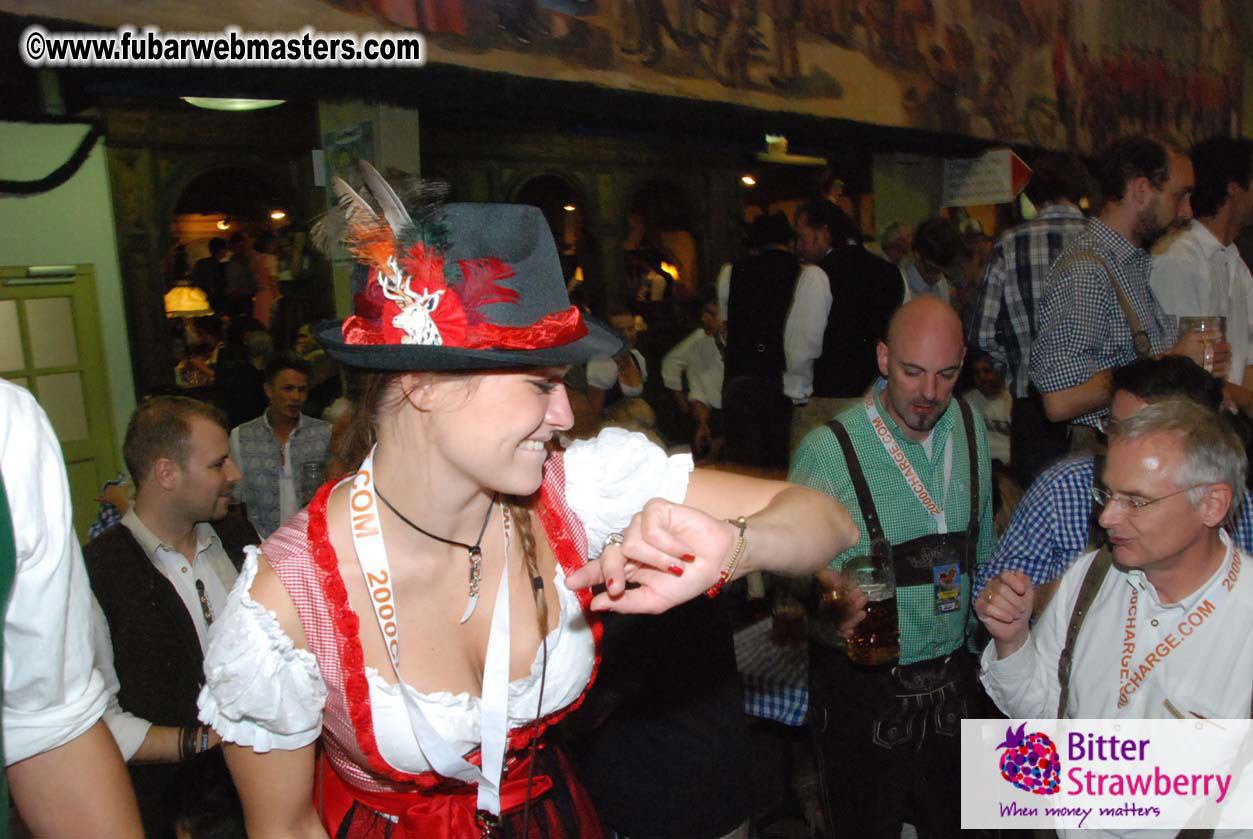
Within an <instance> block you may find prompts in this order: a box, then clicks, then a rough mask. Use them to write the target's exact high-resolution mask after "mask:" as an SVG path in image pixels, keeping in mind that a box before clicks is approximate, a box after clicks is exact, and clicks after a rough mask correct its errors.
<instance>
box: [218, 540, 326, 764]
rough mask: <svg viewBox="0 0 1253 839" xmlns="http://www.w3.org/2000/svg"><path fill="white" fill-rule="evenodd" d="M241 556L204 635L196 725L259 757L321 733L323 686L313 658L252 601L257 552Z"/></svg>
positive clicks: (306, 742) (306, 741)
mask: <svg viewBox="0 0 1253 839" xmlns="http://www.w3.org/2000/svg"><path fill="white" fill-rule="evenodd" d="M246 552H247V557H246V558H245V560H244V566H243V568H242V569H241V570H240V572H239V579H237V580H236V581H235V587H234V589H232V591H231V594H230V597H229V598H228V599H227V601H226V608H225V609H223V610H222V614H221V615H220V616H219V617H218V619H217V620H216V621H214V623H213V626H212V628H211V629H210V635H209V649H208V652H207V653H206V654H205V660H204V670H205V686H204V687H203V688H201V689H200V698H199V700H198V705H199V708H200V721H201V722H203V723H205V724H206V725H210V726H213V729H214V730H215V731H217V733H218V734H220V735H221V736H222V739H223V740H227V741H229V742H232V743H238V744H240V745H243V746H252V747H253V749H255V750H256V751H258V752H268V751H269V750H270V749H298V748H300V747H301V746H307V745H309V744H310V743H312V742H313V741H314V740H316V739H318V735H319V734H321V732H322V706H323V705H324V704H325V703H326V683H325V682H323V681H322V673H321V671H320V670H319V669H318V661H317V659H316V658H315V657H314V655H313V653H311V652H309V651H308V650H298V649H296V647H295V645H294V644H293V643H292V640H291V639H290V638H288V637H287V634H286V633H285V632H283V630H282V628H281V627H280V626H279V624H278V617H277V616H276V615H275V614H274V613H273V612H272V611H270V610H269V609H266V608H265V607H264V606H262V605H261V604H260V603H257V602H256V601H255V600H253V599H252V596H251V594H250V592H251V590H252V582H253V580H254V579H256V576H257V557H258V556H260V551H259V550H258V549H257V548H256V547H248V548H246Z"/></svg>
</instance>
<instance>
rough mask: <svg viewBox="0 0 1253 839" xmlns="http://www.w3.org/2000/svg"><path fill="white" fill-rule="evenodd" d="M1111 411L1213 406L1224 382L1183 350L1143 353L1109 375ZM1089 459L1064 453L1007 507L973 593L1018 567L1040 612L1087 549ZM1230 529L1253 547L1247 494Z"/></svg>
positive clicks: (1092, 479) (1092, 473)
mask: <svg viewBox="0 0 1253 839" xmlns="http://www.w3.org/2000/svg"><path fill="white" fill-rule="evenodd" d="M1113 389H1114V398H1113V399H1112V400H1111V401H1110V419H1112V420H1114V421H1118V420H1124V419H1126V418H1127V417H1129V416H1131V415H1133V414H1134V413H1136V412H1137V411H1139V410H1140V409H1141V408H1142V407H1144V406H1145V405H1147V404H1149V403H1152V402H1158V401H1160V400H1163V399H1190V400H1192V401H1193V402H1196V403H1198V404H1200V405H1205V406H1206V407H1208V408H1211V409H1213V410H1215V411H1217V410H1218V408H1219V406H1220V404H1221V403H1222V398H1223V386H1222V382H1221V380H1219V379H1216V378H1214V377H1213V376H1211V375H1210V374H1209V373H1206V372H1205V370H1204V369H1203V368H1201V367H1198V366H1197V365H1196V364H1194V363H1193V362H1191V361H1190V360H1188V359H1186V358H1180V357H1178V356H1168V357H1166V358H1162V359H1145V360H1143V361H1137V362H1134V363H1132V364H1129V365H1127V366H1126V367H1120V368H1119V369H1117V370H1115V371H1114V375H1113ZM1097 469H1098V466H1097V464H1096V463H1095V459H1094V458H1092V457H1080V458H1075V459H1073V460H1065V461H1062V462H1061V463H1058V464H1056V465H1054V466H1052V467H1050V468H1049V469H1047V470H1045V471H1044V473H1043V474H1041V475H1040V478H1039V480H1037V481H1036V482H1035V483H1034V484H1032V485H1031V489H1030V490H1029V491H1028V492H1027V494H1026V495H1025V496H1024V497H1023V499H1022V501H1021V502H1020V503H1019V505H1018V509H1017V510H1015V511H1014V517H1013V519H1012V520H1011V521H1010V523H1009V527H1008V528H1007V529H1006V530H1005V533H1004V534H1003V535H1002V536H1001V539H1000V541H999V542H997V544H996V548H995V549H994V550H993V551H992V558H991V559H989V560H988V561H987V562H986V563H984V564H983V565H980V566H979V567H978V569H977V571H976V572H975V584H974V591H975V597H978V595H979V592H981V591H982V590H983V587H984V586H986V585H987V584H988V581H989V580H992V579H995V578H996V577H997V576H998V575H999V574H1000V573H1001V572H1002V571H1021V572H1022V573H1024V574H1026V575H1027V576H1028V577H1030V578H1031V583H1032V585H1034V586H1035V590H1036V596H1035V610H1036V612H1037V613H1038V612H1042V611H1043V610H1044V607H1045V605H1047V603H1048V600H1049V598H1050V597H1051V596H1052V594H1053V591H1054V589H1055V588H1056V582H1057V580H1059V579H1060V578H1061V576H1062V573H1063V572H1065V570H1066V569H1067V568H1069V567H1070V564H1071V563H1072V562H1074V561H1075V559H1076V558H1078V557H1079V556H1080V555H1081V554H1083V553H1084V552H1085V551H1087V550H1091V545H1092V544H1093V543H1094V542H1096V541H1099V539H1100V538H1101V536H1100V534H1099V533H1098V534H1095V537H1096V538H1093V537H1094V534H1093V532H1092V531H1093V525H1092V518H1091V515H1092V504H1093V502H1092V488H1093V486H1094V485H1096V484H1097V474H1096V473H1097ZM1233 518H1234V521H1233V523H1232V528H1231V535H1232V539H1233V540H1234V541H1235V543H1236V545H1237V546H1238V547H1240V548H1242V549H1243V550H1246V551H1248V550H1253V494H1250V493H1247V492H1246V493H1245V494H1244V499H1243V501H1242V502H1241V503H1240V506H1238V507H1237V508H1236V509H1235V510H1234V516H1233Z"/></svg>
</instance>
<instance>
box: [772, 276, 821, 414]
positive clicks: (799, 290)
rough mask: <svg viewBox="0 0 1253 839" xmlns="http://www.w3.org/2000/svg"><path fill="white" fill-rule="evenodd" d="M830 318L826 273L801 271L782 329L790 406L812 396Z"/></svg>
mask: <svg viewBox="0 0 1253 839" xmlns="http://www.w3.org/2000/svg"><path fill="white" fill-rule="evenodd" d="M830 315H831V283H830V282H829V281H828V280H827V272H826V271H823V270H822V269H821V268H819V267H818V266H817V265H814V264H812V263H810V264H807V265H805V266H804V267H802V268H801V272H800V275H799V276H798V277H797V278H796V291H795V293H794V294H793V295H792V308H791V309H789V310H788V314H787V323H786V324H784V327H783V353H784V355H785V356H786V357H787V370H786V371H785V372H784V373H783V392H784V393H785V394H786V395H787V396H789V397H791V399H792V401H793V402H797V403H804V402H807V401H809V397H810V396H812V395H813V392H814V360H815V359H816V358H818V356H820V355H822V337H823V334H824V333H825V332H826V330H827V318H828V317H830Z"/></svg>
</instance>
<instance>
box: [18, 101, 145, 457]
mask: <svg viewBox="0 0 1253 839" xmlns="http://www.w3.org/2000/svg"><path fill="white" fill-rule="evenodd" d="M87 130H88V128H87V126H86V125H82V124H66V125H55V124H32V123H20V122H0V148H2V149H4V150H5V153H4V156H3V163H0V177H3V178H5V179H8V180H36V179H39V178H43V177H46V176H47V175H48V174H49V173H50V172H52V171H54V170H55V169H57V168H58V167H59V166H61V165H62V164H63V163H65V161H66V160H67V159H68V158H69V157H70V155H71V154H73V152H74V149H75V148H77V146H78V143H79V141H80V140H81V139H82V137H83V136H84V135H85V134H86V132H87ZM79 263H90V264H91V265H93V266H95V271H96V300H97V303H98V305H99V309H100V332H101V336H102V338H103V341H104V356H105V367H106V369H107V370H108V376H109V404H110V408H111V410H112V415H113V431H114V438H115V439H114V447H115V448H114V460H115V461H116V463H117V464H119V466H120V464H121V462H122V458H121V450H122V437H123V435H124V434H125V432H126V423H127V421H128V420H129V419H130V415H131V412H132V411H134V409H135V383H134V379H133V377H132V375H131V362H130V349H129V342H128V339H127V331H126V314H125V311H124V309H123V305H122V277H121V273H120V271H119V268H118V255H117V242H116V239H115V228H114V224H113V204H112V201H111V198H110V194H109V176H108V170H107V167H106V165H105V146H104V139H103V138H101V139H100V140H99V141H97V143H96V146H95V148H94V149H92V152H91V155H90V156H89V157H88V158H87V161H86V162H85V163H84V164H83V166H82V168H81V169H79V170H78V172H77V174H75V175H74V177H72V178H70V180H69V181H68V182H66V183H65V184H63V185H62V186H60V187H57V188H56V189H54V190H52V191H50V192H45V193H42V194H39V195H32V196H29V197H12V196H0V264H4V265H40V264H42V265H49V264H51V265H66V264H79Z"/></svg>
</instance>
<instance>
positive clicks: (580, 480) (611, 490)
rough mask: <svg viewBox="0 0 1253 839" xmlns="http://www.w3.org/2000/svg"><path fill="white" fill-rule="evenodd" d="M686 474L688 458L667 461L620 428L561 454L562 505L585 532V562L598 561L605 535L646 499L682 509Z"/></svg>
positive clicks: (689, 467) (620, 526)
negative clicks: (563, 502) (668, 503)
mask: <svg viewBox="0 0 1253 839" xmlns="http://www.w3.org/2000/svg"><path fill="white" fill-rule="evenodd" d="M692 468H693V466H692V456H691V455H690V454H676V455H667V454H666V452H665V450H664V449H662V448H661V447H660V446H657V445H655V444H654V443H652V442H651V441H649V439H648V438H647V437H645V436H644V435H643V434H640V433H639V432H637V431H626V430H625V429H621V428H606V429H604V430H602V431H601V432H600V434H598V435H596V436H595V437H593V438H592V439H590V440H579V441H577V442H575V443H574V444H572V445H571V446H570V447H569V448H568V449H566V453H565V472H566V503H567V504H568V505H569V506H570V510H571V511H572V512H573V513H574V514H575V515H576V516H578V517H579V519H580V520H581V521H582V522H583V528H584V530H586V531H587V551H588V556H590V557H596V556H599V555H600V552H601V550H602V549H603V548H604V546H605V540H606V539H607V538H608V537H609V534H610V533H613V532H614V531H618V530H622V529H623V528H624V527H626V526H627V525H628V524H629V523H630V521H631V516H633V515H635V514H636V513H638V512H639V511H640V510H641V509H642V508H643V506H644V504H645V503H646V502H647V501H649V500H650V499H653V498H664V499H666V500H667V501H673V502H674V503H676V504H682V503H683V498H684V497H685V496H686V495H687V480H688V476H689V475H690V474H691V472H692Z"/></svg>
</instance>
